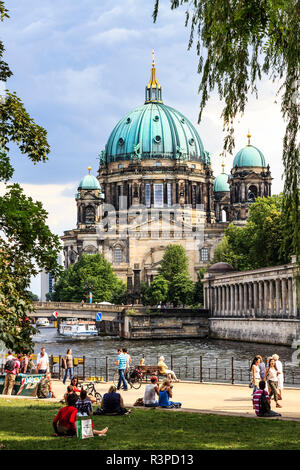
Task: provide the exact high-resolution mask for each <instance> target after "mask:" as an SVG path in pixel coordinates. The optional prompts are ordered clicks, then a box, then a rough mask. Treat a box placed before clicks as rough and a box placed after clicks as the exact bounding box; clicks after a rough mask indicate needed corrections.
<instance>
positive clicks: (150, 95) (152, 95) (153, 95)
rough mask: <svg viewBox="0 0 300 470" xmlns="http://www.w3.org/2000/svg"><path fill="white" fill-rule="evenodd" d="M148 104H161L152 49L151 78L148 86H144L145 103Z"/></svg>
mask: <svg viewBox="0 0 300 470" xmlns="http://www.w3.org/2000/svg"><path fill="white" fill-rule="evenodd" d="M150 102H159V103H162V97H161V86H160V84H159V83H158V81H157V78H156V68H155V62H154V49H153V50H152V69H151V77H150V81H149V83H148V85H147V86H146V93H145V103H150Z"/></svg>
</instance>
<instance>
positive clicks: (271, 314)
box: [269, 279, 274, 317]
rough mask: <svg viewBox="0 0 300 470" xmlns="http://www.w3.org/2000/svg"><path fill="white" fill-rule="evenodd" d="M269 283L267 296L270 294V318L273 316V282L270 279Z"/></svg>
mask: <svg viewBox="0 0 300 470" xmlns="http://www.w3.org/2000/svg"><path fill="white" fill-rule="evenodd" d="M269 283H270V291H269V294H270V298H269V307H270V311H269V313H270V317H273V315H274V282H273V280H272V279H271V280H270V281H269Z"/></svg>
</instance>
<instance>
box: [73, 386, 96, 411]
mask: <svg viewBox="0 0 300 470" xmlns="http://www.w3.org/2000/svg"><path fill="white" fill-rule="evenodd" d="M75 407H76V408H77V410H78V413H77V416H92V415H93V407H92V402H91V400H90V399H89V398H88V397H87V393H86V390H81V392H80V398H79V399H78V400H77V401H76V403H75Z"/></svg>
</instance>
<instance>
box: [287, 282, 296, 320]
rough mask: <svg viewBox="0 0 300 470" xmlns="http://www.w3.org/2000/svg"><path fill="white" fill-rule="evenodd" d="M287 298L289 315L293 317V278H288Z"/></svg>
mask: <svg viewBox="0 0 300 470" xmlns="http://www.w3.org/2000/svg"><path fill="white" fill-rule="evenodd" d="M288 299H289V317H294V316H295V314H294V306H293V278H291V277H289V278H288Z"/></svg>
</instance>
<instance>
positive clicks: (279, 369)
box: [272, 354, 283, 400]
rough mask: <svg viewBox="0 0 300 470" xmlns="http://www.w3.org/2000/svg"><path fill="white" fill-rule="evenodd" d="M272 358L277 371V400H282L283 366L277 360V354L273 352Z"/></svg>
mask: <svg viewBox="0 0 300 470" xmlns="http://www.w3.org/2000/svg"><path fill="white" fill-rule="evenodd" d="M272 359H274V361H275V366H276V369H277V371H278V372H280V373H279V374H278V386H277V391H278V400H282V390H283V367H282V362H281V361H279V356H278V354H273V356H272Z"/></svg>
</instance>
